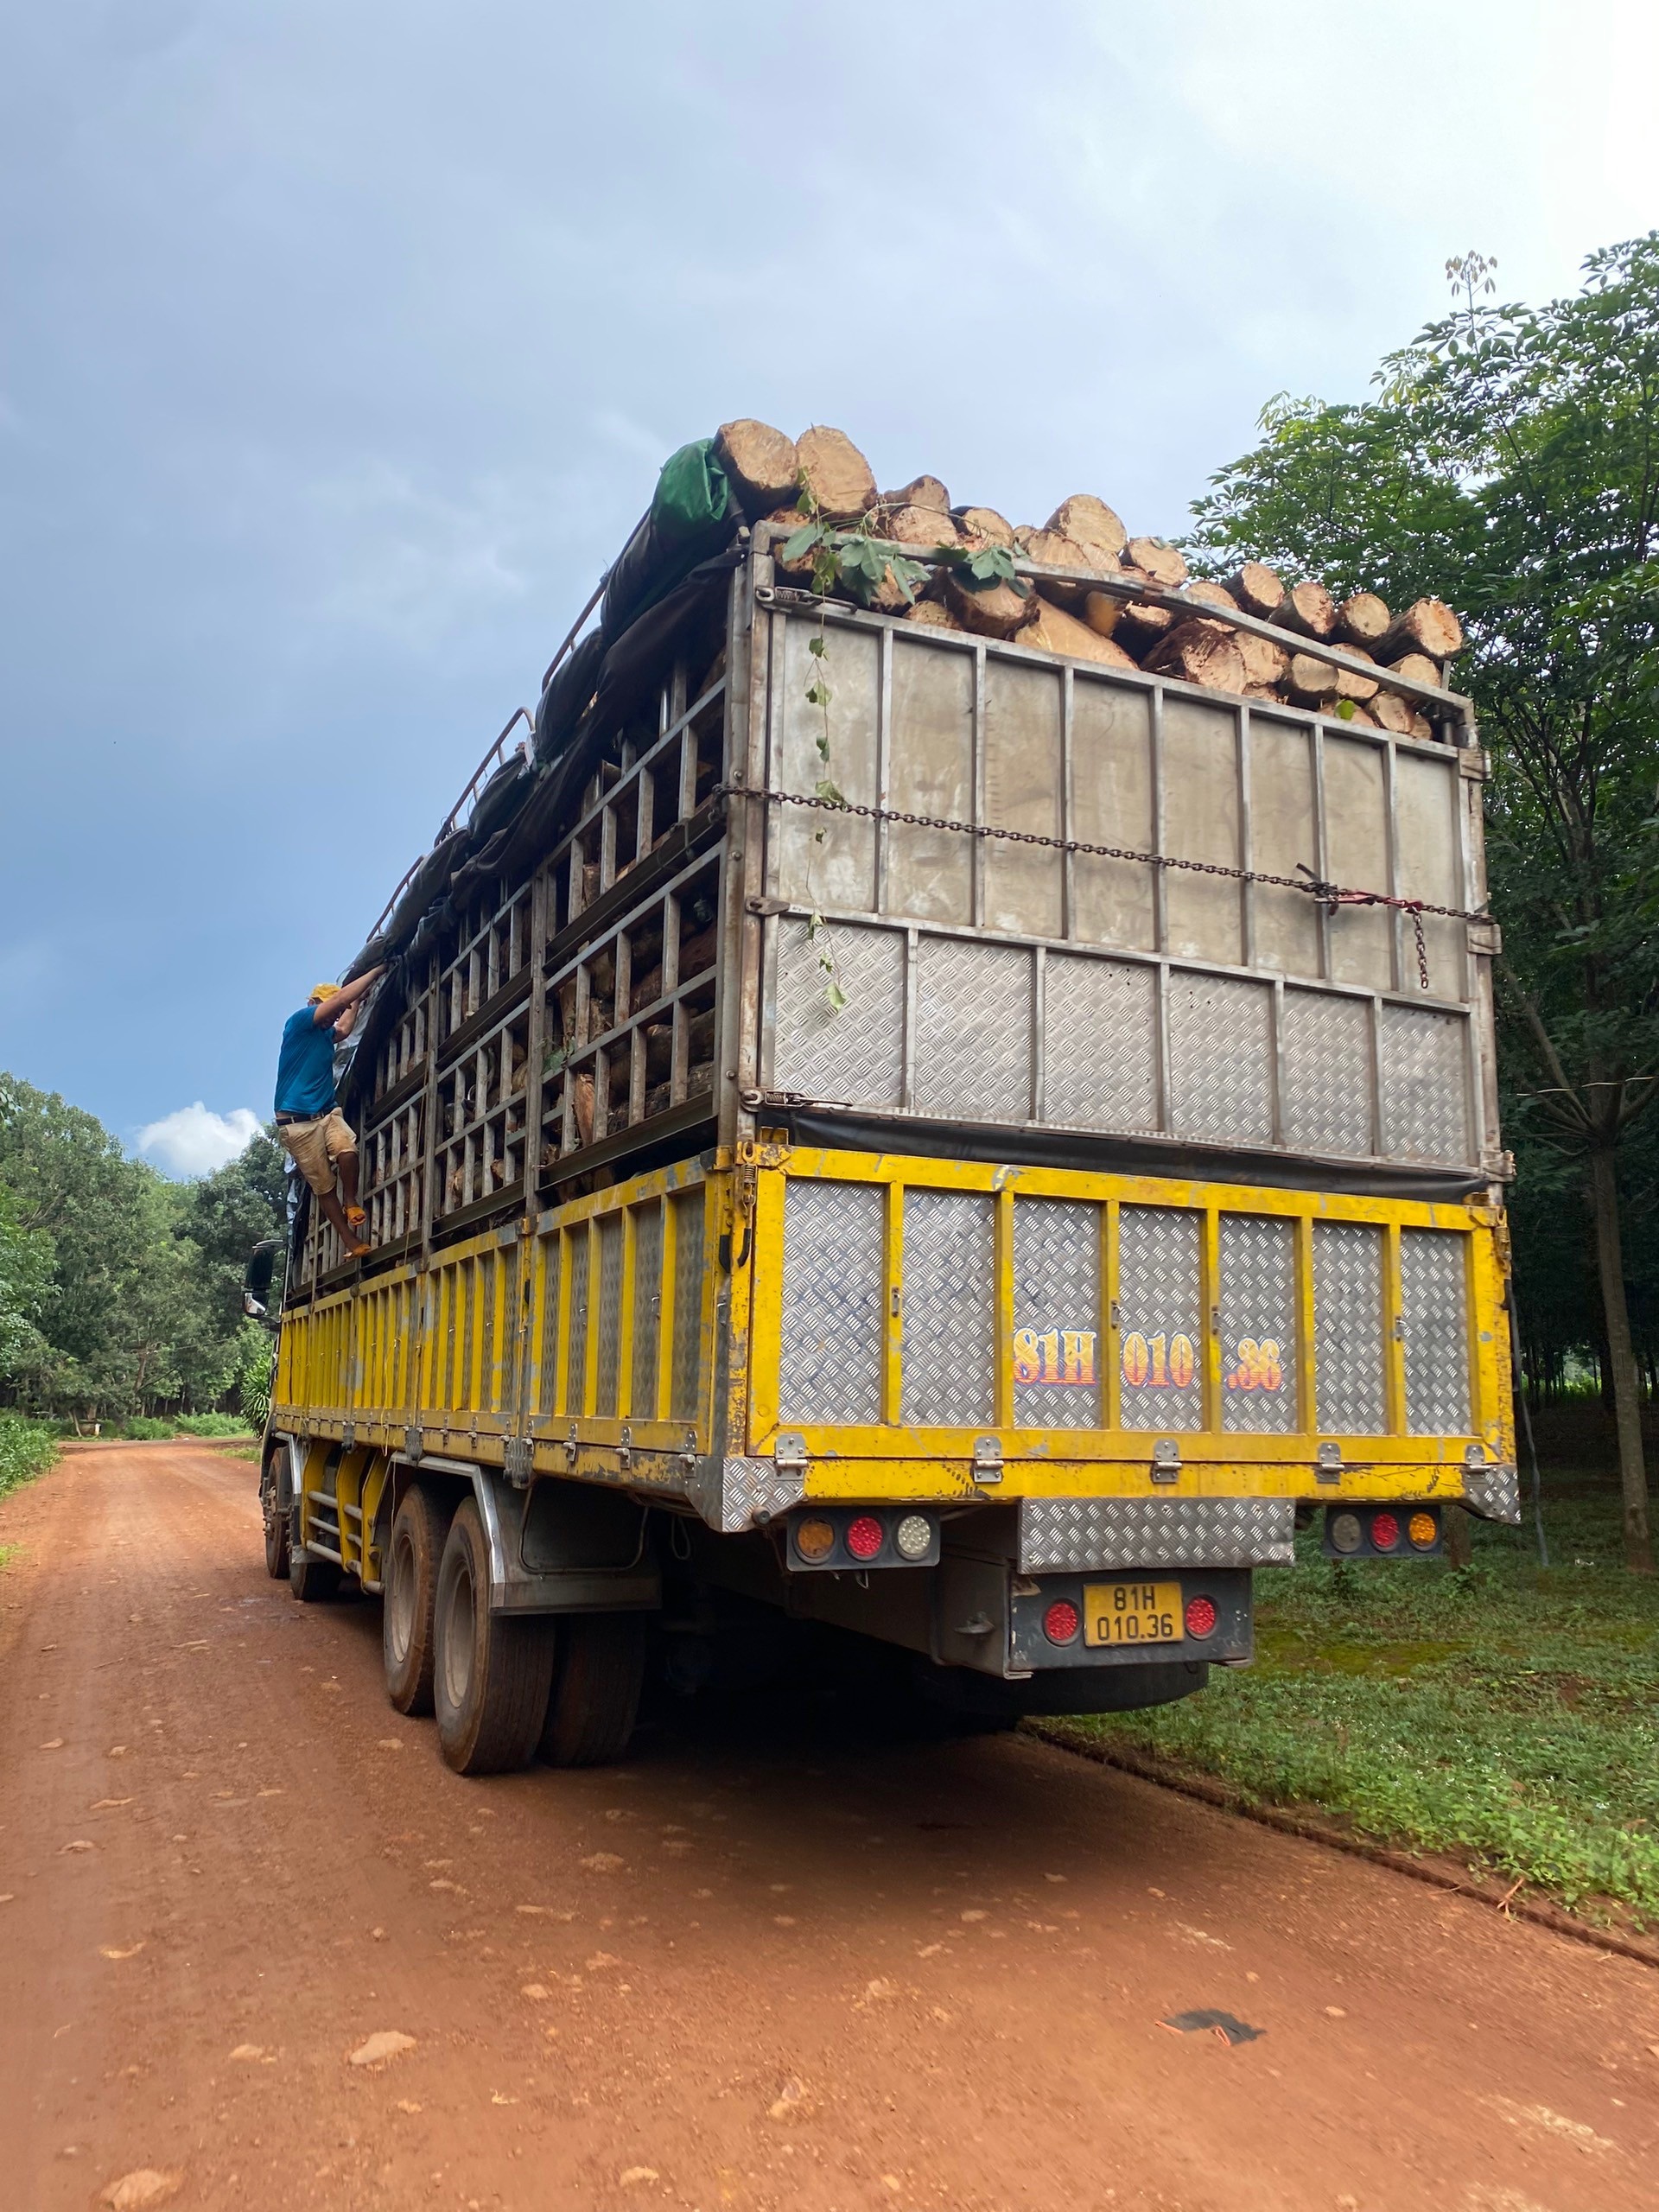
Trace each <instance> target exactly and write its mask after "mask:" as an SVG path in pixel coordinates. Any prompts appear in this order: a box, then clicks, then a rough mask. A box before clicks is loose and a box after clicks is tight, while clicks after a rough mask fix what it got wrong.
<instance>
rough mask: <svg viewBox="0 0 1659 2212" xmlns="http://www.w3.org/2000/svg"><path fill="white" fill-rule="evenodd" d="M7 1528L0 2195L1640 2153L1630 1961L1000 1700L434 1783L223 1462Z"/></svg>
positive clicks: (1647, 2098)
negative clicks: (490, 1778) (1195, 2024)
mask: <svg viewBox="0 0 1659 2212" xmlns="http://www.w3.org/2000/svg"><path fill="white" fill-rule="evenodd" d="M6 1545H10V1546H12V1547H14V1548H15V1549H14V1552H13V1555H12V1558H11V1560H10V1564H9V1565H8V1566H7V1567H5V1568H4V1569H3V1571H0V1682H3V1684H4V1688H5V1696H4V1699H3V1703H0V1898H3V1899H4V1900H5V1901H4V1902H3V1903H0V2207H3V2212H65V2209H67V2208H74V2212H82V2209H83V2208H89V2207H94V2206H97V2205H98V2204H99V2202H102V2201H105V2192H106V2191H108V2190H110V2189H111V2184H114V2183H118V2182H120V2181H121V2180H122V2178H123V2177H127V2176H130V2175H132V2174H134V2173H136V2172H143V2171H149V2172H150V2173H152V2174H157V2175H162V2176H165V2177H177V2178H176V2181H175V2182H173V2181H171V2180H169V2182H168V2187H169V2188H170V2190H171V2194H170V2195H168V2196H165V2197H162V2196H156V2197H155V2198H154V2199H153V2201H156V2202H169V2203H172V2204H175V2205H177V2206H178V2207H180V2208H181V2212H182V2209H183V2208H197V2207H211V2208H214V2212H218V2208H220V2207H234V2206H238V2205H248V2206H251V2207H257V2208H259V2212H287V2208H289V2207H296V2206H322V2207H330V2208H334V2207H351V2208H357V2207H359V2206H362V2207H376V2206H380V2205H385V2206H394V2205H396V2206H404V2205H408V2206H418V2207H426V2206H442V2207H457V2208H461V2209H462V2212H470V2208H474V2207H477V2208H480V2212H481V2208H486V2207H488V2208H495V2207H509V2208H512V2212H537V2208H542V2207H549V2208H554V2207H556V2208H558V2212H620V2209H621V2208H629V2212H635V2209H636V2208H648V2207H652V2206H658V2205H661V2206H671V2207H681V2208H683V2207H696V2208H701V2212H720V2208H725V2207H733V2208H736V2209H737V2212H751V2208H754V2209H756V2212H758V2208H763V2207H772V2206H779V2207H782V2206H789V2207H791V2208H793V2207H804V2208H808V2209H809V2212H830V2208H836V2209H837V2212H855V2209H857V2208H865V2207H881V2208H893V2212H934V2209H935V2208H948V2212H1027V2208H1030V2212H1037V2208H1043V2209H1044V2212H1047V2208H1052V2207H1058V2206H1065V2207H1068V2208H1078V2212H1096V2208H1105V2207H1110V2208H1112V2212H1131V2208H1135V2212H1139V2209H1140V2208H1145V2209H1146V2212H1153V2208H1157V2209H1158V2212H1223V2208H1225V2212H1303V2208H1312V2207H1319V2208H1332V2212H1336V2209H1337V2208H1350V2212H1418V2208H1425V2209H1427V2208H1431V2207H1432V2208H1433V2212H1624V2208H1631V2212H1634V2209H1635V2208H1637V2207H1641V2208H1649V2207H1651V2206H1652V2205H1653V2203H1654V2202H1655V2201H1656V2196H1659V2149H1656V2146H1659V2055H1656V2054H1659V1976H1656V1975H1655V1974H1653V1973H1652V1972H1651V1971H1650V1970H1649V1969H1647V1968H1644V1967H1640V1966H1637V1965H1636V1964H1634V1963H1631V1962H1630V1961H1624V1960H1621V1959H1617V1958H1607V1957H1605V1956H1604V1955H1601V1954H1599V1953H1598V1952H1596V1951H1593V1950H1591V1949H1588V1948H1584V1947H1582V1946H1580V1945H1577V1944H1574V1943H1572V1942H1567V1941H1564V1940H1562V1939H1561V1938H1560V1937H1557V1936H1552V1935H1550V1934H1548V1933H1546V1932H1545V1931H1542V1930H1541V1929H1536V1928H1533V1927H1529V1926H1527V1925H1525V1924H1522V1923H1506V1922H1504V1921H1503V1920H1501V1919H1499V1918H1498V1917H1497V1916H1495V1915H1493V1914H1491V1913H1490V1912H1488V1911H1485V1910H1482V1909H1481V1908H1479V1907H1478V1906H1475V1905H1472V1904H1468V1903H1466V1902H1464V1901H1461V1900H1459V1899H1456V1898H1452V1897H1446V1896H1444V1895H1442V1894H1440V1893H1439V1892H1437V1891H1433V1890H1431V1889H1428V1888H1427V1887H1425V1886H1423V1885H1419V1884H1417V1883H1414V1882H1411V1881H1408V1880H1404V1879H1402V1878H1399V1877H1397V1876H1395V1875H1392V1874H1389V1873H1387V1872H1383V1871H1381V1870H1378V1869H1376V1868H1374V1867H1370V1866H1366V1865H1363V1864H1362V1863H1358V1862H1356V1861H1353V1860H1351V1859H1345V1858H1344V1857H1341V1856H1338V1855H1337V1854H1333V1853H1326V1852H1323V1851H1321V1850H1320V1849H1319V1848H1318V1847H1316V1846H1313V1845H1307V1844H1303V1843H1300V1842H1298V1841H1296V1840H1293V1839H1290V1838H1287V1837H1282V1836H1279V1835H1275V1834H1270V1833H1268V1832H1267V1831H1265V1830H1263V1829H1261V1828H1258V1827H1254V1826H1252V1825H1250V1824H1249V1823H1246V1822H1243V1821H1236V1820H1232V1819H1230V1818H1229V1817H1228V1816H1227V1815H1224V1814H1219V1813H1216V1812H1212V1811H1211V1810H1210V1809H1208V1808H1205V1807H1203V1806H1199V1805H1196V1804H1194V1803H1192V1802H1188V1801H1186V1800H1185V1799H1182V1798H1179V1797H1177V1796H1171V1795H1168V1794H1166V1793H1165V1792H1162V1791H1160V1790H1159V1789H1155V1788H1154V1787H1152V1786H1150V1785H1148V1784H1146V1783H1140V1782H1137V1781H1135V1780H1133V1779H1131V1778H1129V1777H1125V1776H1122V1775H1119V1774H1116V1773H1113V1772H1110V1771H1109V1770H1103V1769H1100V1768H1098V1767H1096V1766H1093V1765H1090V1764H1087V1763H1086V1762H1084V1761H1081V1760H1077V1759H1073V1758H1069V1757H1068V1756H1067V1755H1066V1754H1065V1753H1064V1752H1061V1751H1056V1750H1052V1749H1050V1748H1049V1747H1047V1746H1046V1745H1039V1744H1036V1743H1031V1742H1027V1741H1024V1740H1019V1739H1015V1740H1001V1741H993V1742H979V1743H971V1744H965V1745H950V1746H946V1747H943V1748H941V1747H938V1746H931V1745H930V1746H927V1747H913V1746H912V1747H900V1748H895V1747H893V1746H891V1745H884V1746H881V1747H880V1748H875V1749H871V1748H866V1747H859V1746H849V1745H847V1744H846V1743H845V1742H841V1743H834V1742H831V1743H828V1744H826V1743H825V1742H824V1741H823V1740H821V1739H819V1740H813V1739H808V1740H804V1741H789V1740H779V1734H778V1732H777V1731H776V1729H775V1728H774V1729H772V1731H771V1732H769V1733H766V1734H765V1735H762V1734H761V1733H760V1732H759V1731H758V1730H756V1731H752V1732H750V1733H748V1734H747V1735H745V1734H743V1733H742V1732H740V1731H736V1730H734V1728H733V1727H732V1726H730V1725H729V1724H728V1726H726V1728H725V1729H724V1731H723V1732H721V1731H719V1730H714V1731H711V1730H710V1729H709V1728H707V1727H703V1728H702V1729H700V1730H697V1731H695V1732H693V1731H686V1732H674V1731H673V1730H671V1729H669V1728H659V1729H658V1730H656V1731H654V1732H649V1733H647V1734H646V1735H645V1737H644V1738H642V1740H641V1742H640V1744H639V1748H638V1751H637V1752H636V1755H635V1757H634V1758H633V1761H632V1764H630V1765H628V1766H627V1767H626V1768H623V1769H620V1770H613V1771H609V1772H600V1773H591V1774H569V1773H555V1772H552V1771H550V1770H545V1769H543V1770H537V1771H534V1772H531V1773H529V1774H524V1775H520V1776H515V1777H509V1778H505V1779H502V1780H499V1781H494V1782H485V1783H476V1782H474V1783H467V1782H461V1781H459V1780H457V1779H456V1778H455V1777H454V1776H452V1775H450V1774H449V1773H448V1772H447V1771H446V1770H445V1769H444V1768H443V1767H442V1765H441V1764H440V1763H439V1760H438V1757H437V1752H436V1749H435V1742H434V1738H433V1734H432V1730H431V1726H430V1724H429V1723H428V1722H420V1721H410V1720H405V1719H401V1718H399V1717H398V1716H397V1715H396V1714H394V1713H392V1711H391V1708H390V1707H388V1706H387V1704H386V1703H385V1695H384V1692H383V1689H382V1686H381V1681H380V1650H379V1642H380V1638H379V1611H378V1606H376V1605H372V1604H369V1603H357V1604H342V1605H327V1606H301V1605H296V1603H295V1602H294V1600H293V1599H291V1598H290V1597H289V1593H288V1590H287V1588H286V1586H275V1585H273V1584H271V1583H270V1582H269V1581H267V1580H266V1578H265V1574H264V1561H263V1558H262V1554H261V1550H260V1541H259V1526H258V1517H257V1508H256V1503H255V1498H254V1471H253V1469H252V1467H251V1465H249V1464H248V1463H247V1462H246V1461H242V1460H235V1459H229V1460H227V1459H223V1458H221V1457H219V1456H216V1455H214V1454H212V1453H210V1452H201V1451H195V1450H192V1449H189V1448H181V1447H175V1446H151V1447H144V1448H137V1449H133V1450H131V1451H127V1452H97V1453H86V1454H84V1455H79V1456H76V1457H73V1458H70V1459H67V1460H66V1461H65V1463H64V1464H63V1465H61V1466H60V1468H59V1469H58V1471H56V1472H54V1474H52V1475H51V1476H49V1477H48V1478H47V1479H46V1480H44V1481H43V1482H41V1483H38V1484H34V1485H33V1486H31V1487H30V1488H29V1489H27V1490H24V1491H20V1492H18V1493H17V1494H16V1495H15V1496H14V1497H11V1498H10V1499H9V1500H7V1501H6V1502H5V1503H3V1504H0V1547H3V1546H6ZM1198 2006H1215V2007H1219V2008H1222V2009H1224V2010H1226V2011H1228V2012H1232V2013H1235V2014H1236V2015H1237V2016H1238V2017H1239V2018H1241V2019H1243V2020H1246V2021H1249V2022H1250V2023H1251V2024H1254V2025H1255V2026H1256V2027H1258V2028H1260V2029H1262V2031H1264V2032H1263V2033H1262V2036H1261V2037H1260V2039H1259V2040H1257V2041H1255V2042H1252V2043H1249V2044H1242V2045H1239V2046H1237V2047H1230V2046H1228V2045H1227V2044H1224V2042H1222V2041H1221V2040H1219V2039H1218V2038H1217V2037H1216V2036H1215V2035H1213V2034H1211V2033H1204V2034H1198V2035H1179V2034H1176V2033H1173V2032H1172V2031H1169V2030H1167V2029H1166V2028H1164V2027H1161V2026H1160V2024H1159V2022H1160V2018H1161V2017H1162V2016H1164V2015H1166V2014H1168V2013H1173V2012H1179V2011H1183V2010H1185V2009H1188V2008H1192V2007H1198ZM388 2030H389V2031H397V2033H398V2034H399V2035H402V2036H405V2037H412V2038H413V2039H414V2040H413V2043H412V2044H410V2046H409V2047H407V2048H404V2049H402V2050H399V2051H398V2053H397V2055H396V2056H392V2057H391V2058H389V2059H387V2060H385V2061H384V2062H383V2063H381V2064H379V2065H378V2066H366V2065H365V2066H353V2064H352V2063H350V2062H349V2056H348V2055H349V2054H350V2053H351V2052H352V2051H353V2050H356V2049H358V2048H359V2047H360V2046H361V2045H362V2044H364V2042H365V2039H366V2038H367V2037H370V2036H372V2035H373V2034H375V2033H376V2032H377V2031H388ZM147 2186H149V2185H147ZM153 2186H156V2187H159V2186H161V2185H160V2184H155V2185H153ZM114 2201H115V2202H121V2198H120V2196H119V2195H117V2196H116V2197H115V2200H114ZM129 2201H130V2202H133V2203H136V2204H141V2203H143V2202H146V2201H147V2200H146V2198H145V2196H144V2195H143V2190H142V2189H137V2188H136V2186H135V2185H133V2184H129Z"/></svg>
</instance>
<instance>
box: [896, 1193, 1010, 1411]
mask: <svg viewBox="0 0 1659 2212" xmlns="http://www.w3.org/2000/svg"><path fill="white" fill-rule="evenodd" d="M995 1292H996V1214H995V1199H993V1198H990V1197H989V1196H988V1195H983V1194H982V1193H980V1192H974V1191H907V1192H906V1193H905V1280H904V1301H903V1303H904V1316H905V1334H904V1386H903V1394H902V1395H903V1417H904V1419H905V1420H906V1421H913V1422H916V1423H918V1425H925V1426H938V1427H952V1426H961V1425H965V1424H967V1423H969V1422H972V1423H974V1424H976V1425H980V1426H982V1425H983V1424H984V1423H986V1422H988V1421H992V1420H993V1419H995V1406H996V1393H995V1359H996V1300H995Z"/></svg>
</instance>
